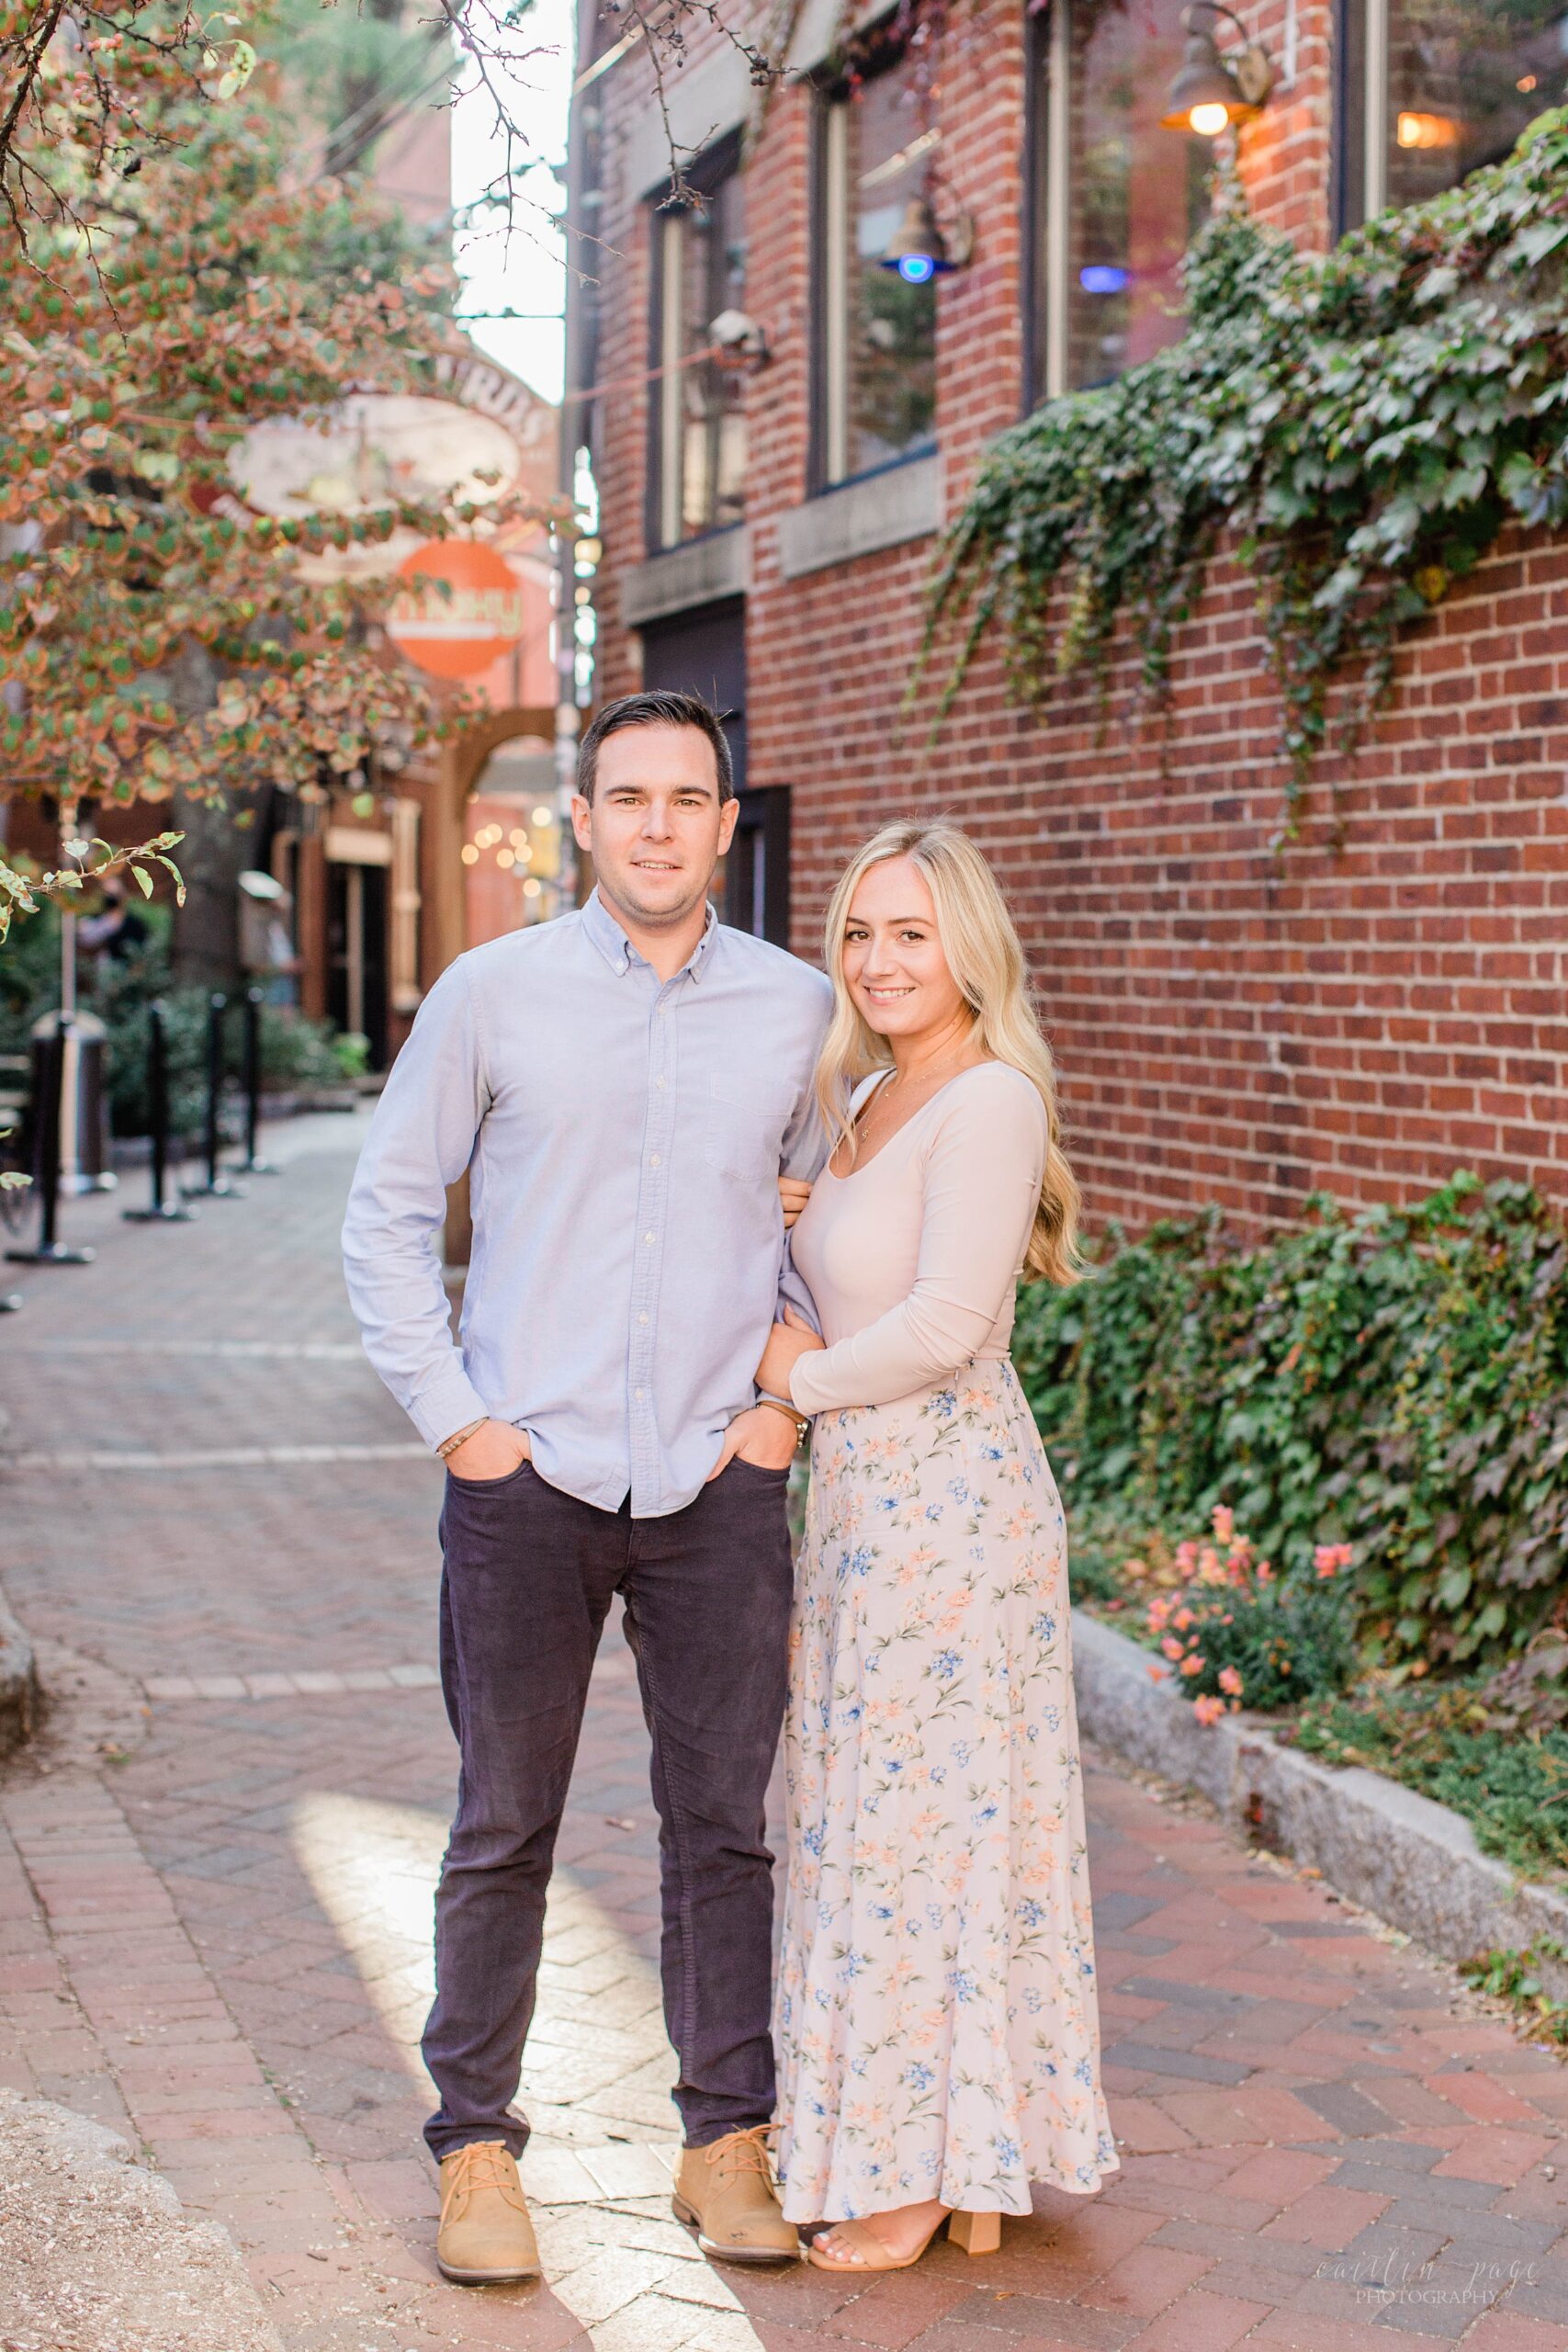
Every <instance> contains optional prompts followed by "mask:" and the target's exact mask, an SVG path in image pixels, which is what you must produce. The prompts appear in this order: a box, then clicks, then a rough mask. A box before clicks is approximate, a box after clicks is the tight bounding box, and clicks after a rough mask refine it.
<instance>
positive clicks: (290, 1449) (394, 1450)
mask: <svg viewBox="0 0 1568 2352" xmlns="http://www.w3.org/2000/svg"><path fill="white" fill-rule="evenodd" d="M3 1458H4V1457H0V1459H3ZM434 1458H435V1457H434V1454H433V1453H431V1451H430V1448H429V1447H428V1446H427V1445H424V1444H423V1443H422V1442H420V1440H419V1439H417V1438H409V1439H404V1440H402V1441H401V1442H390V1443H387V1444H381V1445H226V1446H213V1447H211V1448H209V1449H208V1450H207V1451H205V1452H197V1451H195V1450H193V1451H191V1452H189V1453H130V1452H119V1453H14V1454H12V1455H10V1456H9V1458H8V1459H6V1460H5V1466H6V1468H7V1469H11V1470H253V1469H254V1470H259V1469H272V1468H289V1467H302V1468H309V1467H310V1465H311V1464H315V1463H322V1464H333V1463H344V1462H433V1461H434Z"/></svg>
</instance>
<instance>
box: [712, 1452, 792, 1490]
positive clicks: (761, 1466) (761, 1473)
mask: <svg viewBox="0 0 1568 2352" xmlns="http://www.w3.org/2000/svg"><path fill="white" fill-rule="evenodd" d="M791 1467H792V1465H791V1464H789V1463H787V1462H786V1463H785V1464H784V1468H783V1469H782V1470H772V1469H770V1468H769V1467H768V1464H766V1463H765V1462H748V1461H747V1459H746V1456H745V1455H744V1454H743V1453H732V1454H731V1455H730V1457H729V1461H728V1464H727V1465H726V1475H728V1471H730V1470H746V1471H749V1472H750V1475H751V1476H752V1477H753V1478H773V1479H776V1480H778V1481H779V1482H780V1483H781V1484H782V1483H783V1482H784V1480H785V1479H786V1478H787V1477H788V1476H789V1474H790V1469H791Z"/></svg>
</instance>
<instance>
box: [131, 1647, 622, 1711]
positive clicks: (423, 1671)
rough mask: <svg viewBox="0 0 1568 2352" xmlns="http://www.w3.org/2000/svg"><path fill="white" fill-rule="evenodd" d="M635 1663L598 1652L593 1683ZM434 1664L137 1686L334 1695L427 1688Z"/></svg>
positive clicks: (156, 1693) (217, 1694) (213, 1694)
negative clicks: (599, 1655) (603, 1655)
mask: <svg viewBox="0 0 1568 2352" xmlns="http://www.w3.org/2000/svg"><path fill="white" fill-rule="evenodd" d="M636 1670H637V1669H636V1668H635V1667H634V1665H633V1663H632V1661H631V1659H630V1658H629V1657H617V1656H615V1655H611V1656H608V1657H602V1658H601V1659H600V1661H599V1663H598V1664H597V1665H596V1666H595V1668H594V1669H593V1679H594V1685H595V1688H602V1687H603V1686H604V1684H606V1683H622V1682H631V1681H632V1680H633V1679H635V1676H636ZM440 1681H441V1674H440V1670H439V1668H436V1667H434V1666H432V1665H430V1664H429V1663H428V1662H427V1661H425V1660H423V1659H421V1660H417V1661H416V1662H415V1663H414V1664H412V1665H411V1666H362V1667H342V1668H336V1669H328V1668H295V1669H292V1670H288V1669H282V1668H279V1669H276V1670H273V1671H268V1672H264V1673H259V1674H160V1675H153V1676H151V1677H149V1678H148V1679H147V1680H145V1681H144V1682H143V1683H142V1685H141V1688H142V1690H143V1691H144V1692H145V1694H146V1696H147V1697H148V1698H149V1699H153V1700H158V1701H160V1702H164V1703H165V1704H167V1703H169V1702H178V1701H181V1700H203V1699H337V1698H344V1697H353V1696H354V1695H355V1694H356V1693H357V1692H359V1691H430V1690H434V1689H437V1688H438V1687H439V1685H440Z"/></svg>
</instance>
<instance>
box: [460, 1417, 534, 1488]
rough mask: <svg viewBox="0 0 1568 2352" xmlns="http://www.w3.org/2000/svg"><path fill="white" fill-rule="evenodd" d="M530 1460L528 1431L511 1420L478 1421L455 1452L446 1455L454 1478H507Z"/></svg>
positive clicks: (531, 1458) (531, 1457)
mask: <svg viewBox="0 0 1568 2352" xmlns="http://www.w3.org/2000/svg"><path fill="white" fill-rule="evenodd" d="M532 1460H533V1453H532V1449H531V1448H530V1446H529V1443H528V1437H527V1432H526V1431H525V1430H520V1429H516V1428H514V1427H513V1424H512V1422H510V1421H481V1422H480V1423H479V1428H478V1429H477V1430H475V1431H474V1433H473V1435H472V1437H466V1438H465V1439H464V1440H463V1442H462V1444H461V1445H460V1446H458V1447H457V1451H456V1453H449V1454H448V1455H447V1456H446V1467H447V1469H448V1470H450V1471H451V1473H452V1476H454V1477H455V1478H472V1479H474V1480H476V1481H477V1480H479V1479H484V1480H487V1481H488V1480H490V1479H492V1478H510V1477H511V1476H512V1473H513V1471H514V1470H515V1469H517V1468H518V1467H519V1466H520V1465H521V1464H523V1463H525V1462H531V1461H532Z"/></svg>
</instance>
